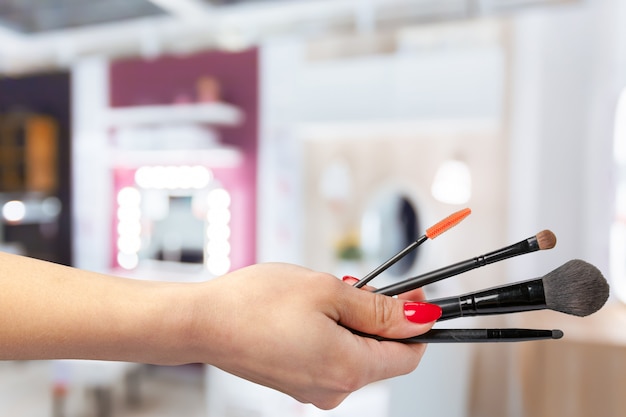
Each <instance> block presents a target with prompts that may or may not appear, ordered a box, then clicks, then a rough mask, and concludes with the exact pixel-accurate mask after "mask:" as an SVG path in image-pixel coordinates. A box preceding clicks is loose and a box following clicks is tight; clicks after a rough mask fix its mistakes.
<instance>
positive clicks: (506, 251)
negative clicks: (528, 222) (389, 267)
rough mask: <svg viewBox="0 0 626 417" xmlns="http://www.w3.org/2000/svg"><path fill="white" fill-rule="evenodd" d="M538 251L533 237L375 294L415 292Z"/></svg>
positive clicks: (399, 283)
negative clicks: (468, 272)
mask: <svg viewBox="0 0 626 417" xmlns="http://www.w3.org/2000/svg"><path fill="white" fill-rule="evenodd" d="M537 250H539V244H538V242H537V238H536V237H535V236H533V237H530V238H528V239H526V240H522V241H520V242H517V243H514V244H513V245H510V246H507V247H505V248H502V249H498V250H495V251H493V252H489V253H487V254H485V255H481V256H477V257H475V258H472V259H468V260H465V261H461V262H457V263H455V264H452V265H449V266H445V267H443V268H439V269H437V270H435V271H432V272H427V273H425V274H422V275H418V276H416V277H413V278H408V279H406V280H403V281H401V282H398V283H396V284H392V285H388V286H386V287H383V288H379V289H377V290H375V291H374V292H375V293H377V294H384V295H389V296H393V295H398V294H402V293H405V292H407V291H411V290H415V289H417V288H421V287H423V286H425V285H428V284H432V283H434V282H437V281H441V280H443V279H446V278H449V277H452V276H455V275H459V274H462V273H463V272H467V271H470V270H472V269H475V268H479V267H481V266H485V265H489V264H492V263H494V262H498V261H502V260H504V259H508V258H512V257H514V256H518V255H523V254H525V253H530V252H534V251H537Z"/></svg>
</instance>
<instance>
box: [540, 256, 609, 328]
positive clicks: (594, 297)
mask: <svg viewBox="0 0 626 417" xmlns="http://www.w3.org/2000/svg"><path fill="white" fill-rule="evenodd" d="M542 281H543V289H544V293H545V298H546V306H547V307H548V308H549V309H551V310H555V311H560V312H561V313H566V314H572V315H574V316H580V317H584V316H588V315H590V314H592V313H595V312H596V311H598V310H600V308H602V306H603V305H604V304H605V303H606V301H607V300H608V298H609V284H608V283H607V281H606V279H605V278H604V277H603V276H602V273H601V272H600V270H598V268H596V267H595V266H593V265H591V264H589V263H587V262H585V261H581V260H580V259H573V260H571V261H569V262H567V263H565V264H563V265H562V266H560V267H558V268H556V269H555V270H554V271H552V272H549V273H548V274H546V275H545V276H543V278H542Z"/></svg>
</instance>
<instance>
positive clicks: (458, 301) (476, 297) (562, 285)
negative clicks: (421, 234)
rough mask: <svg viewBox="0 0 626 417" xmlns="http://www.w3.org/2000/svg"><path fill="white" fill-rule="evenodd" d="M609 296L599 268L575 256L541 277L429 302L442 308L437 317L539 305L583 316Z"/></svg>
mask: <svg viewBox="0 0 626 417" xmlns="http://www.w3.org/2000/svg"><path fill="white" fill-rule="evenodd" d="M608 297H609V284H608V283H607V281H606V279H605V278H604V277H603V276H602V273H601V272H600V271H599V270H598V268H596V267H595V266H593V265H591V264H589V263H587V262H585V261H581V260H579V259H574V260H571V261H569V262H567V263H565V264H563V265H561V266H560V267H558V268H556V269H555V270H553V271H551V272H549V273H548V274H546V275H544V276H543V277H541V278H536V279H532V280H528V281H522V282H518V283H515V284H511V285H505V286H500V287H494V288H490V289H487V290H483V291H478V292H473V293H469V294H465V295H461V296H459V297H449V298H440V299H437V300H430V301H428V302H429V303H432V304H437V305H438V306H440V307H441V308H442V310H443V312H442V315H441V318H440V319H439V320H449V319H454V318H458V317H466V316H467V317H469V316H481V315H491V314H505V313H517V312H522V311H531V310H542V309H549V310H554V311H559V312H561V313H565V314H571V315H574V316H579V317H584V316H588V315H590V314H592V313H595V312H596V311H598V310H599V309H600V308H602V306H603V305H604V303H606V300H607V299H608Z"/></svg>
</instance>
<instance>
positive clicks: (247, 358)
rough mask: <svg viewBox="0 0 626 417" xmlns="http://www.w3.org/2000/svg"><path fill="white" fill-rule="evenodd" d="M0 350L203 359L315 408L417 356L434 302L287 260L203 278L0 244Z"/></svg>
mask: <svg viewBox="0 0 626 417" xmlns="http://www.w3.org/2000/svg"><path fill="white" fill-rule="evenodd" d="M0 283H1V285H2V291H0V359H2V360H22V359H31V360H38V359H97V360H113V361H127V362H139V363H150V364H159V365H178V364H186V363H207V364H211V365H213V366H216V367H219V368H221V369H223V370H225V371H227V372H229V373H232V374H234V375H237V376H240V377H242V378H245V379H248V380H250V381H252V382H255V383H258V384H262V385H265V386H268V387H271V388H274V389H276V390H279V391H281V392H284V393H286V394H288V395H290V396H292V397H294V398H295V399H297V400H299V401H301V402H305V403H312V404H314V405H316V406H317V407H319V408H323V409H330V408H334V407H336V406H337V405H338V404H339V403H341V401H343V399H345V398H346V397H347V396H348V395H349V394H350V393H351V392H353V391H355V390H357V389H359V388H361V387H363V386H365V385H367V384H369V383H371V382H374V381H378V380H382V379H386V378H391V377H394V376H398V375H402V374H406V373H408V372H411V371H412V370H413V369H415V368H416V367H417V365H418V364H419V361H420V359H421V357H422V355H423V353H424V350H425V345H423V344H403V343H398V342H390V341H377V340H375V339H372V338H368V337H362V336H358V335H355V334H354V333H353V332H351V331H350V330H348V329H354V330H358V331H360V332H363V333H367V334H376V335H379V336H384V337H388V338H405V337H410V336H415V335H418V334H422V333H424V332H426V331H427V330H429V329H430V328H431V327H432V325H433V322H434V321H435V320H436V319H437V318H438V315H437V313H439V314H440V311H438V310H437V307H436V306H432V305H430V304H426V303H422V302H419V301H421V300H422V299H423V294H422V293H421V292H420V291H415V292H412V293H411V294H406V295H404V297H405V298H409V299H411V300H416V301H418V302H407V301H406V300H404V299H396V298H392V297H387V296H384V295H380V294H373V293H371V292H370V291H364V290H361V289H356V288H354V287H352V286H351V285H349V283H346V282H342V281H341V280H339V279H337V278H336V277H334V276H332V275H330V274H326V273H321V272H316V271H313V270H310V269H307V268H303V267H299V266H296V265H290V264H281V263H267V264H258V265H252V266H249V267H246V268H242V269H239V270H236V271H233V272H231V273H229V274H226V275H224V276H222V277H220V278H216V279H212V280H208V281H205V282H199V283H181V282H176V283H175V282H161V281H149V280H134V279H126V278H121V277H116V276H112V275H106V274H100V273H95V272H91V271H85V270H80V269H76V268H71V267H67V266H62V265H57V264H53V263H49V262H45V261H40V260H36V259H32V258H27V257H22V256H16V255H11V254H6V253H0Z"/></svg>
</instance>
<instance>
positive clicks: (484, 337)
mask: <svg viewBox="0 0 626 417" xmlns="http://www.w3.org/2000/svg"><path fill="white" fill-rule="evenodd" d="M363 336H367V337H371V338H373V339H376V340H380V341H392V342H402V343H501V342H528V341H534V340H545V339H560V338H562V337H563V332H562V331H561V330H542V329H431V330H429V331H428V332H426V333H424V334H421V335H419V336H414V337H409V338H406V339H388V338H385V337H380V336H371V335H363Z"/></svg>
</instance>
